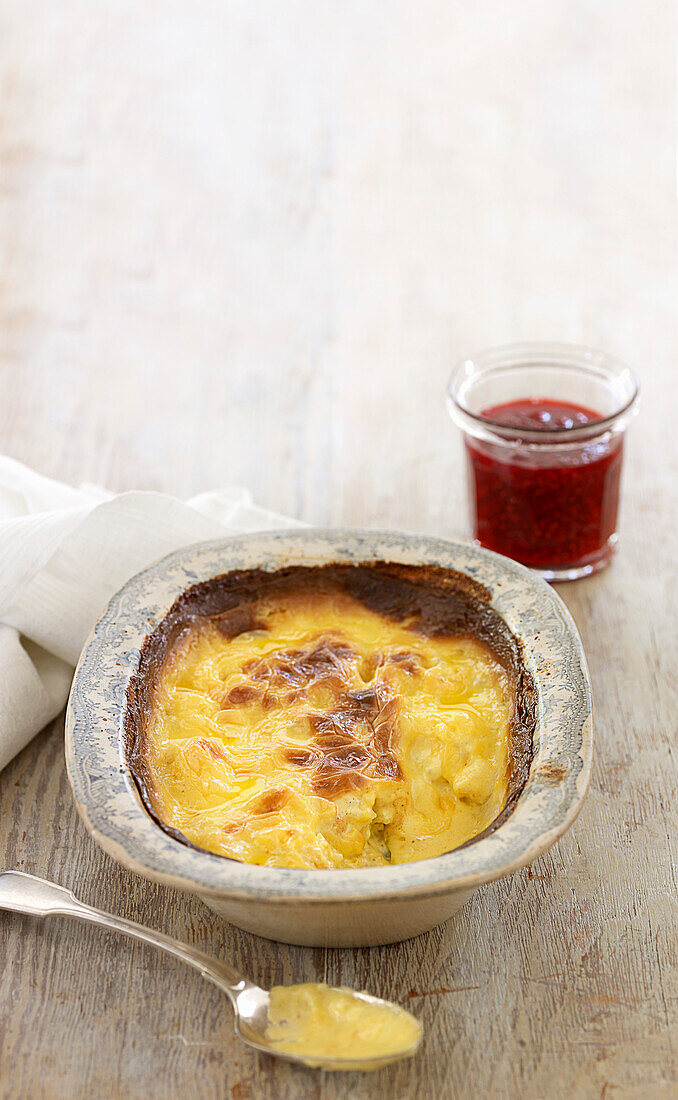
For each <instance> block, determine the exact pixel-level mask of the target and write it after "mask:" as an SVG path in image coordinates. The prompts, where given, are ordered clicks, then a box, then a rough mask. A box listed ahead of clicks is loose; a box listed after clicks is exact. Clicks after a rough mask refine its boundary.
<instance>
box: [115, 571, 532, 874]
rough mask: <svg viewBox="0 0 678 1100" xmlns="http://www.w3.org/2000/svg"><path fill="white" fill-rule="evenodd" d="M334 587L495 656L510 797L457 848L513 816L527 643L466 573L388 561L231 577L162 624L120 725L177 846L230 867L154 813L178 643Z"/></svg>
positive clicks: (233, 630) (198, 588)
mask: <svg viewBox="0 0 678 1100" xmlns="http://www.w3.org/2000/svg"><path fill="white" fill-rule="evenodd" d="M337 588H339V589H342V590H344V591H345V592H347V593H348V594H349V595H351V596H353V597H354V598H355V599H357V600H359V601H360V602H361V603H362V604H364V606H366V607H368V608H369V609H370V610H372V611H375V612H377V613H379V614H381V615H384V616H385V617H388V618H390V619H392V620H393V621H395V622H399V621H402V620H403V619H406V618H407V619H410V618H412V617H414V620H415V621H414V622H410V623H408V629H410V630H412V631H413V632H415V633H419V634H423V635H428V636H447V637H469V638H475V639H477V640H479V641H481V642H484V643H485V644H486V645H487V646H488V647H489V649H490V650H491V651H492V653H493V654H494V656H495V657H496V658H497V660H498V661H499V663H500V664H501V665H502V667H503V668H504V669H505V670H506V672H507V674H508V677H509V682H510V684H511V688H512V690H513V694H514V699H515V709H514V714H513V716H512V719H511V730H510V733H511V750H510V772H509V779H508V797H507V800H506V802H505V804H504V807H503V809H502V810H501V812H500V813H499V814H498V816H497V817H496V818H495V819H494V821H492V822H491V823H490V825H488V827H487V828H486V829H484V830H483V832H481V833H478V835H477V836H474V837H471V839H470V840H467V841H466V842H465V843H464V844H462V845H460V846H459V847H460V848H467V847H468V846H469V845H471V844H475V843H477V842H478V841H479V840H482V839H483V838H484V837H486V836H489V835H490V834H491V833H493V832H495V831H496V830H497V829H498V828H499V827H500V826H501V825H502V824H503V823H504V822H505V821H506V820H507V818H508V817H510V815H511V814H512V812H513V810H514V809H515V806H516V803H517V801H518V798H519V797H520V793H521V791H522V789H523V787H524V786H525V783H526V782H527V778H528V775H529V770H530V764H531V762H532V756H533V737H534V730H535V725H536V715H537V689H536V686H535V683H534V679H533V677H532V675H531V673H530V672H529V670H528V669H527V668H526V666H525V662H524V656H523V647H522V642H521V641H520V639H519V638H516V636H515V635H514V634H513V632H512V631H511V630H510V628H509V626H508V624H507V623H506V622H505V621H504V619H503V618H502V617H501V615H499V613H498V612H497V611H495V610H494V608H493V607H492V606H491V599H492V593H491V592H490V591H489V590H488V589H487V588H485V586H484V585H482V584H480V583H479V582H478V581H476V580H474V579H473V578H472V577H469V576H468V575H467V574H465V573H460V572H457V571H456V570H453V569H446V568H443V567H442V566H437V565H405V564H401V563H397V562H387V561H376V562H363V563H356V564H353V563H330V564H328V565H314V566H303V565H293V566H288V567H286V568H283V569H278V570H275V571H273V572H267V571H265V570H263V569H247V570H232V571H231V572H229V573H223V574H221V575H220V576H216V577H212V578H211V579H210V580H207V581H201V582H200V583H199V584H195V585H192V586H191V587H190V588H187V589H186V591H185V592H183V593H182V594H181V595H180V596H179V597H178V599H176V600H175V602H174V603H173V604H172V606H171V608H170V610H169V611H168V613H167V615H166V616H165V617H164V619H163V620H162V621H161V622H160V623H159V624H158V626H157V627H156V628H155V630H154V631H153V632H152V633H151V634H149V635H148V636H147V637H146V639H145V640H144V643H143V645H142V647H141V653H140V657H139V665H138V668H137V671H136V672H135V673H134V675H133V676H132V678H131V679H130V682H129V686H128V689H127V707H126V710H125V715H124V719H123V747H124V753H125V760H126V762H127V765H128V767H129V770H130V772H131V774H132V777H133V779H134V782H135V784H136V787H137V789H138V791H139V794H140V796H141V800H142V802H143V804H144V807H145V809H146V810H147V812H148V813H149V814H150V816H151V817H152V818H153V820H154V821H155V822H156V824H158V825H159V826H160V828H161V829H163V831H164V832H166V833H167V834H168V835H169V836H171V837H173V838H174V839H175V840H178V841H181V843H182V844H185V845H186V846H187V847H189V848H194V849H195V850H196V851H200V852H205V853H206V854H207V855H211V856H213V857H214V858H215V859H231V857H230V856H223V855H220V854H219V853H218V852H209V851H208V850H207V849H206V848H201V847H199V846H198V845H197V844H193V843H192V841H190V840H189V839H188V838H187V837H185V836H184V834H183V833H181V832H179V830H178V829H173V828H172V827H171V826H169V825H165V824H164V823H163V822H162V821H161V820H160V819H159V817H158V816H157V814H156V813H155V811H154V810H153V807H152V804H151V798H150V786H151V777H150V774H149V770H148V765H147V761H146V758H145V753H144V739H145V732H146V720H147V718H148V715H149V714H150V713H151V709H152V705H153V699H154V694H155V689H156V684H157V682H158V677H159V674H160V671H161V669H162V667H163V664H164V661H165V659H166V657H167V655H168V654H169V652H170V651H171V650H172V648H173V647H174V646H175V645H176V644H177V642H178V641H179V640H180V638H181V636H182V634H184V632H186V631H188V630H190V629H191V628H192V627H193V626H195V625H196V624H197V623H199V622H200V620H211V621H213V622H214V623H215V625H217V626H218V628H219V629H220V631H221V632H222V633H223V634H224V635H225V636H226V637H235V636H236V635H237V634H240V633H242V632H243V631H245V630H248V629H253V628H254V627H255V626H256V605H257V601H258V600H259V599H261V597H262V596H263V595H265V594H266V595H268V594H271V593H272V592H276V593H280V594H284V593H290V594H291V593H298V592H300V591H311V592H313V591H317V592H324V591H329V590H332V589H333V590H336V589H337ZM455 850H458V849H455ZM234 862H237V861H234ZM279 870H283V871H284V870H286V868H279Z"/></svg>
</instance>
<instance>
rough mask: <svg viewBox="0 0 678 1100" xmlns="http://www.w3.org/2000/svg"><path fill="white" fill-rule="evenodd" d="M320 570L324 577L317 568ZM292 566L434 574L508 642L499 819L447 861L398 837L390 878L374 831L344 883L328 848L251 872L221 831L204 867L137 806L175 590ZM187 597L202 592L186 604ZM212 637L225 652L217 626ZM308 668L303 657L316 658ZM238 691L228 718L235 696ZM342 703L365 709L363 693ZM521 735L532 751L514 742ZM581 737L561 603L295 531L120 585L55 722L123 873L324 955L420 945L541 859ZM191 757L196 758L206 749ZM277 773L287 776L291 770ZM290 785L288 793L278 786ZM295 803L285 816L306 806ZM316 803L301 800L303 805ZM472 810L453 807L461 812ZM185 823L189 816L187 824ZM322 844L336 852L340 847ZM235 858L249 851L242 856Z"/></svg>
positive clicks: (436, 543)
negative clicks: (306, 862)
mask: <svg viewBox="0 0 678 1100" xmlns="http://www.w3.org/2000/svg"><path fill="white" fill-rule="evenodd" d="M378 563H381V564H378ZM384 563H389V564H388V565H385V564H384ZM325 566H327V567H329V568H328V569H327V570H323V569H322V568H317V567H325ZM354 566H362V567H363V569H362V570H354V569H353V567H354ZM308 567H311V568H312V570H315V571H316V572H317V573H318V574H319V575H320V574H323V575H325V574H327V575H329V574H332V575H335V574H336V575H337V576H345V575H349V576H350V577H351V578H352V577H353V575H354V574H355V576H356V577H359V576H362V575H370V576H371V575H372V574H373V573H374V572H375V571H376V572H380V571H381V573H382V574H384V575H386V576H387V577H391V575H396V576H400V575H402V576H404V577H405V578H406V580H407V583H409V579H410V578H411V577H415V576H417V577H418V576H423V577H436V578H438V581H436V583H442V584H443V585H444V583H445V577H446V575H449V578H450V584H452V585H453V586H455V585H459V584H461V588H462V589H464V588H466V589H468V591H469V592H471V593H472V594H473V593H474V594H476V595H477V594H479V593H480V596H481V603H483V602H484V607H485V610H484V611H483V608H482V607H481V610H480V616H481V618H482V619H483V620H487V621H488V622H491V623H492V622H493V623H495V624H497V623H499V624H500V626H501V628H502V630H504V633H505V638H508V639H509V642H510V645H511V646H512V647H513V650H512V654H513V655H512V656H511V657H510V660H509V659H508V658H507V667H508V666H509V665H511V662H513V664H512V666H511V667H512V669H513V671H512V674H511V675H512V682H513V684H514V687H515V685H518V686H519V690H520V691H521V692H522V693H523V698H522V702H520V700H519V703H520V706H521V708H522V710H523V718H524V719H525V720H524V721H522V724H521V723H517V724H516V723H515V722H514V726H516V728H518V726H519V727H520V731H521V733H520V739H519V743H518V747H517V749H516V748H515V746H514V749H515V752H514V758H513V762H512V764H511V765H510V767H509V781H508V787H507V790H506V792H505V799H506V801H507V805H506V806H505V808H504V810H503V812H501V813H499V814H498V816H496V818H495V820H494V821H492V822H491V823H490V825H489V826H487V824H486V822H484V821H483V819H482V817H478V819H477V821H476V823H475V825H474V826H473V829H474V831H475V832H477V835H475V836H473V837H472V839H470V840H469V841H467V842H466V843H463V844H461V845H460V846H459V847H455V848H454V849H453V850H451V851H445V852H444V853H443V854H435V855H432V856H429V857H428V858H418V857H417V851H416V844H417V843H420V842H421V841H420V838H419V836H418V835H417V834H416V833H415V834H414V835H413V836H409V837H408V838H406V839H407V840H408V844H409V847H407V846H406V847H405V848H404V849H403V851H404V852H405V854H404V855H403V856H402V858H403V859H404V860H405V862H389V856H388V847H386V848H385V849H384V850H385V851H386V857H385V858H384V857H382V856H381V854H380V849H379V839H378V838H379V837H382V836H383V835H384V834H385V833H386V827H385V826H383V825H380V826H379V828H380V829H381V832H379V833H378V834H377V840H375V841H374V843H373V847H372V854H371V855H369V859H370V860H371V863H370V865H369V866H366V865H364V864H363V863H362V862H354V863H353V865H349V866H348V867H347V865H346V861H345V860H343V859H342V860H340V861H338V862H335V863H334V864H332V863H331V862H325V863H323V862H322V861H323V860H327V859H328V858H329V859H330V860H331V859H332V858H334V855H336V852H335V850H334V849H333V848H332V847H331V845H330V846H329V847H327V846H326V848H322V849H320V848H319V849H318V853H317V854H316V856H315V857H314V858H316V859H317V860H318V861H320V862H316V864H315V865H313V866H299V856H298V854H295V853H291V854H290V862H291V865H284V864H285V861H286V858H287V855H286V852H285V851H284V850H282V854H281V853H280V852H279V853H278V854H277V855H276V856H275V858H276V859H277V865H274V866H271V865H266V866H262V865H258V864H257V863H256V862H241V861H240V858H243V859H246V858H250V856H249V855H248V854H245V855H244V856H241V857H240V858H230V857H229V855H228V853H229V852H230V851H234V852H235V853H237V852H238V848H237V846H236V847H235V848H232V847H230V845H232V844H235V841H233V840H232V839H231V837H230V836H229V835H227V834H229V831H230V829H231V824H230V823H229V824H228V826H227V828H226V829H225V830H223V834H224V836H226V840H227V842H225V847H224V848H223V851H221V850H220V851H219V852H217V851H214V850H212V851H209V850H206V849H207V847H209V846H210V844H211V843H212V840H211V839H210V837H211V836H212V835H213V834H210V833H209V830H207V832H206V833H205V836H207V837H208V839H207V840H203V833H201V834H200V836H198V837H197V839H196V838H195V837H194V838H193V840H192V842H189V841H188V840H187V838H186V836H185V834H184V833H182V832H181V831H180V830H177V829H176V828H171V827H170V828H166V827H164V825H163V822H162V821H161V819H160V817H159V815H158V812H157V810H156V808H155V807H154V802H153V799H152V798H151V797H150V796H149V784H148V782H147V778H148V774H149V773H148V767H147V760H146V757H144V756H143V753H142V752H141V750H140V744H141V743H142V742H143V737H142V736H141V733H142V731H143V726H144V717H145V714H144V706H145V704H144V700H145V699H148V700H150V699H151V698H153V697H154V696H155V695H156V694H157V692H155V689H154V688H152V685H151V688H152V689H149V690H148V692H146V691H145V688H144V685H145V684H146V682H147V676H148V669H149V668H150V667H151V666H152V660H150V658H152V656H153V653H154V652H155V651H156V649H157V639H158V638H159V637H162V634H163V631H165V630H166V624H170V625H172V623H173V621H174V620H173V616H175V617H176V614H177V611H176V609H177V608H179V609H181V608H182V607H183V606H186V602H185V601H186V599H188V601H189V606H191V607H192V608H193V612H194V611H195V605H192V604H191V600H193V599H194V596H193V595H192V594H191V592H190V591H189V590H193V591H198V592H202V591H206V592H212V591H213V590H214V589H215V587H216V590H219V588H220V587H222V588H224V589H225V590H228V587H229V583H230V582H229V580H228V577H227V576H226V575H227V574H231V573H233V571H236V570H237V571H252V570H256V571H261V572H259V573H255V574H250V573H248V574H247V575H248V576H255V577H256V576H258V577H259V578H260V587H261V588H262V589H266V587H267V584H268V578H269V575H271V578H273V577H274V574H275V575H276V576H277V575H283V574H280V573H279V571H281V570H287V571H290V573H291V574H293V575H294V574H295V571H297V572H298V571H299V568H301V572H302V573H303V571H304V569H306V570H308ZM403 567H404V568H403ZM448 571H449V573H448ZM215 578H224V580H223V581H215V580H214V579H215ZM440 578H442V581H441V580H440ZM455 578H456V579H455ZM271 583H272V584H273V585H274V586H275V584H276V583H277V582H276V581H275V579H272V581H271ZM351 583H354V582H353V580H351ZM355 583H358V582H355ZM389 583H390V582H389ZM196 585H200V586H201V588H200V589H197V590H196V589H194V586H196ZM187 593H188V596H186V594H187ZM474 598H475V596H474ZM176 601H179V603H178V604H177V603H176ZM368 602H369V601H368ZM229 606H230V605H229ZM170 609H173V610H172V615H169V614H168V613H169V612H170ZM166 617H167V618H166ZM242 629H246V628H239V630H242ZM394 629H396V628H394ZM492 629H494V628H492ZM471 633H472V634H473V633H474V631H471ZM500 633H501V631H500ZM168 636H169V635H168ZM226 636H227V637H228V638H229V639H230V638H232V637H233V629H232V624H231V626H230V627H229V629H228V630H227V631H226ZM208 641H209V638H208ZM434 643H435V644H436V645H437V644H438V643H437V641H436V640H435V638H433V639H429V640H428V643H425V641H423V640H422V643H421V645H422V647H423V650H425V645H426V644H434ZM205 644H207V643H205ZM502 644H504V643H502ZM154 647H155V648H154ZM149 655H150V658H149ZM320 656H321V657H323V659H324V656H323V655H322V654H321V655H320ZM340 656H341V652H340ZM314 657H315V659H316V660H317V659H318V655H317V653H315V651H314ZM335 658H336V653H335V654H332V653H330V659H331V660H334V659H335ZM399 659H400V665H398V660H399ZM391 660H392V661H393V662H395V664H394V666H393V668H391V670H390V672H388V674H387V673H384V679H383V681H380V683H379V684H378V685H377V689H376V690H377V694H378V693H379V692H381V693H382V694H383V692H384V691H387V690H391V686H392V684H396V685H397V684H398V683H401V682H402V680H399V679H398V677H403V676H405V667H406V662H404V661H403V659H402V654H400V653H399V652H393V653H392V657H391ZM516 662H517V663H516ZM243 667H244V668H248V667H254V669H255V671H254V672H252V673H251V677H252V681H253V683H254V686H255V687H256V686H257V683H256V676H257V671H256V670H257V667H258V665H257V662H256V661H255V662H251V661H250V663H249V665H248V664H245V665H244V666H243ZM394 668H395V671H394V670H393V669H394ZM517 669H518V670H519V671H518V672H516V670H517ZM389 676H390V679H389V678H388V677H389ZM516 677H517V678H516ZM250 686H251V685H250ZM238 690H239V691H240V697H238V701H240V702H241V701H242V693H243V689H242V687H241V688H239V689H238ZM314 690H315V689H314ZM231 694H233V693H231ZM236 694H237V693H236ZM350 695H351V697H352V698H357V699H358V700H359V702H360V703H361V705H363V704H365V699H366V693H365V692H364V691H354V692H352V693H350ZM290 698H291V699H292V700H294V699H296V696H295V695H291V696H290ZM382 704H383V699H382ZM293 706H294V703H293V704H292V710H291V711H290V715H291V719H292V718H293V717H294V714H293ZM387 709H388V708H387ZM347 713H348V712H347ZM168 715H169V717H168V719H167V720H168V721H174V720H175V716H173V715H172V713H171V711H168ZM229 720H230V719H229ZM526 730H527V731H529V737H530V740H531V742H532V744H531V746H530V745H527V746H526V744H525V735H526ZM592 737H593V733H592V721H591V695H590V687H589V682H588V674H587V669H586V661H585V658H584V654H583V651H582V647H581V643H580V640H579V637H578V635H577V631H576V629H575V626H574V624H573V622H572V619H571V617H570V615H569V613H568V611H567V609H566V608H565V606H564V604H563V603H562V601H561V600H560V598H559V597H558V596H557V595H556V593H555V592H554V591H553V589H552V588H550V587H549V585H548V584H546V583H545V582H544V581H542V580H541V579H540V578H539V577H537V576H536V575H535V574H533V573H531V572H530V571H529V570H528V569H525V568H524V567H522V566H520V565H518V564H516V563H515V562H513V561H510V560H509V559H507V558H503V557H500V556H499V555H497V554H494V553H491V552H489V551H485V550H481V549H478V548H476V547H474V546H470V545H466V544H460V543H453V542H448V541H445V540H441V539H433V538H426V537H422V536H416V535H404V534H397V533H389V532H370V531H359V530H328V531H323V530H318V529H309V530H294V531H280V532H264V533H260V532H258V533H256V534H252V535H243V536H235V537H229V538H225V539H223V540H219V541H216V542H210V543H203V544H200V545H197V546H194V547H189V548H187V549H183V550H180V551H177V552H176V553H174V554H172V555H170V556H169V557H167V558H164V559H163V560H162V561H160V562H157V563H156V564H154V565H152V566H150V567H149V568H148V569H146V570H145V571H144V572H143V573H140V574H138V575H137V576H136V577H133V578H132V579H131V580H130V581H129V582H128V583H127V584H126V585H125V586H124V587H123V588H122V589H121V590H120V591H119V592H118V593H117V594H116V595H115V596H114V597H113V599H112V600H111V602H110V604H109V605H108V607H107V609H106V611H105V612H104V614H103V615H102V616H101V618H100V619H99V621H98V622H97V623H96V624H95V626H94V628H93V630H92V633H91V635H90V637H89V639H88V641H87V643H86V645H85V647H84V649H83V652H82V656H81V658H80V662H79V664H78V667H77V669H76V673H75V678H74V681H73V687H72V690H71V696H70V700H69V705H68V712H67V718H66V761H67V767H68V774H69V778H70V782H71V786H72V788H73V793H74V796H75V800H76V804H77V807H78V810H79V813H80V815H81V817H82V819H83V821H84V822H85V825H86V826H87V828H88V829H89V831H90V832H91V834H92V836H93V837H94V838H95V840H96V841H97V842H98V843H99V844H100V845H101V847H102V848H103V849H104V850H105V851H106V852H108V853H109V854H110V855H111V856H113V857H114V858H115V859H117V860H118V861H119V862H120V863H122V864H123V865H124V866H126V867H128V868H130V869H131V870H133V871H136V872H138V873H139V874H141V875H145V876H146V877H147V878H152V879H155V880H157V881H160V882H163V883H166V884H167V885H170V886H175V887H177V888H178V889H181V890H186V891H189V892H191V893H195V894H197V895H198V896H199V897H201V898H202V900H203V901H205V902H206V904H207V905H209V906H210V907H211V908H212V909H214V910H215V911H216V912H217V913H219V914H220V915H221V916H223V917H224V918H226V919H227V920H229V921H231V922H232V923H233V924H236V925H238V926H239V927H241V928H245V929H247V930H248V931H251V932H255V933H257V934H258V935H262V936H267V937H269V938H271V939H277V940H283V941H285V942H288V943H297V944H309V945H324V946H336V947H339V946H357V945H369V944H382V943H391V942H394V941H397V940H401V939H406V938H408V937H410V936H414V935H417V934H419V933H421V932H425V931H427V930H428V929H430V928H432V927H433V926H434V925H436V924H439V923H441V922H442V921H444V920H446V919H447V918H448V917H450V916H451V915H452V914H453V913H454V912H456V910H457V909H459V907H460V906H461V905H462V904H463V903H464V901H466V899H467V898H468V897H469V896H470V894H471V893H472V892H473V890H474V889H476V888H477V887H478V886H480V885H482V884H483V883H487V882H491V881H493V880H494V879H497V878H500V877H502V876H503V875H506V874H509V873H511V872H512V871H515V870H516V869H518V868H519V867H522V866H524V865H526V864H527V863H529V862H531V861H532V860H533V859H535V858H536V857H537V856H538V855H540V854H541V853H543V852H544V851H546V850H547V849H548V848H549V847H550V846H551V845H552V844H553V843H554V842H555V841H556V840H557V839H558V837H559V836H561V835H562V834H563V833H564V832H565V830H566V829H567V828H568V827H569V826H570V825H571V824H572V822H573V820H574V819H575V817H576V815H577V812H578V810H579V808H580V806H581V802H582V799H583V797H584V795H585V793H586V788H587V784H588V779H589V772H590V766H591V753H592ZM318 741H321V737H320V735H318ZM203 744H204V746H205V749H208V748H209V741H208V740H204V741H203ZM316 749H317V746H316ZM379 753H381V755H379ZM389 759H390V758H389ZM385 761H386V764H385ZM292 763H293V765H295V766H296V760H294V759H293V761H292ZM321 764H322V761H321ZM387 765H388V760H387V758H386V755H384V750H382V749H380V750H379V752H378V753H377V755H376V756H375V757H374V759H373V760H371V761H367V763H366V764H365V766H364V769H363V770H364V771H365V772H366V774H368V775H369V776H371V779H370V782H373V783H374V785H375V786H379V784H381V786H382V787H383V788H384V789H386V788H388V781H389V777H390V778H391V779H392V778H393V777H392V776H390V773H389V768H388V766H387ZM380 767H381V771H380V770H379V769H380ZM292 770H293V771H294V768H293V769H292ZM299 774H300V773H299ZM313 774H314V775H315V778H316V779H317V774H316V773H313ZM156 778H157V777H156ZM321 778H324V777H323V776H321ZM344 778H345V777H344ZM358 778H360V777H358ZM477 778H478V777H477V776H475V777H474V783H476V784H477ZM297 780H298V785H299V784H302V787H303V783H302V779H300V778H299V775H297V773H295V782H296V781H297ZM182 782H183V780H182ZM361 782H362V780H361ZM358 786H360V784H358ZM364 786H365V784H364V782H363V787H364ZM299 789H302V788H301V787H300V788H299ZM488 789H489V788H488ZM495 794H496V792H495ZM294 797H295V798H297V802H298V804H299V805H301V806H303V805H305V804H306V803H304V802H303V800H302V801H299V799H298V797H297V795H296V794H295V795H294ZM488 797H489V795H488ZM501 797H504V795H502V796H501ZM321 802H322V800H320V799H317V798H316V799H310V800H309V801H308V804H309V805H311V804H312V805H317V804H320V803H321ZM471 804H472V800H471V802H468V800H467V802H466V805H471ZM302 816H303V815H302ZM385 816H386V817H387V816H388V815H385ZM190 818H191V815H190V814H188V815H187V816H186V821H188V820H189V819H190ZM455 820H456V819H455ZM165 824H166V822H165ZM302 824H303V822H302ZM237 828H239V826H236V832H237ZM439 828H440V826H439V825H438V824H436V829H438V830H439ZM328 835H329V834H328ZM469 835H470V834H469ZM338 842H339V843H340V844H341V843H343V840H342V838H341V837H340V838H339V841H338ZM427 843H430V842H427ZM394 844H397V838H394V840H393V841H391V840H389V842H388V845H389V846H390V847H391V848H393V846H394ZM412 844H414V845H415V847H414V848H413V847H412ZM300 850H303V844H302V845H301V848H300ZM424 850H432V849H431V848H430V847H429V848H428V849H424ZM433 850H435V849H433ZM437 850H438V851H439V850H440V848H438V849H437ZM250 851H255V849H253V848H252V846H251V845H250V848H248V849H247V852H250ZM326 851H327V852H329V853H330V856H329V857H328V856H327V855H326V854H325V853H326ZM224 853H226V854H224ZM251 858H254V857H251ZM257 858H259V857H257ZM261 858H262V859H263V857H261ZM362 859H364V857H362V856H361V860H362Z"/></svg>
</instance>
